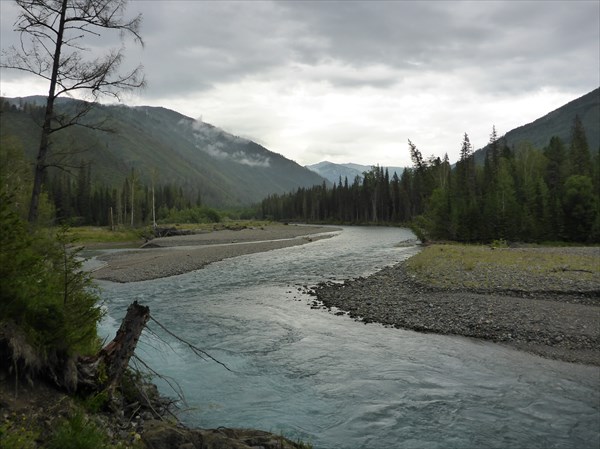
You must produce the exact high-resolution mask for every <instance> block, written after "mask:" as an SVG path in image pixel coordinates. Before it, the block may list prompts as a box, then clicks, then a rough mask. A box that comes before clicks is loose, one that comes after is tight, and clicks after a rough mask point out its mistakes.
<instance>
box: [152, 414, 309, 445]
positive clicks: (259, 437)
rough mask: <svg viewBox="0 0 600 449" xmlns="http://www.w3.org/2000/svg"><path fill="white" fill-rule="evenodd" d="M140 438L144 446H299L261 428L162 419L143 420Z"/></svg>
mask: <svg viewBox="0 0 600 449" xmlns="http://www.w3.org/2000/svg"><path fill="white" fill-rule="evenodd" d="M142 441H143V442H144V443H146V446H147V447H148V449H256V448H264V449H299V448H301V447H302V445H300V444H296V443H293V442H291V441H289V440H286V439H285V438H283V437H281V436H278V435H273V434H272V433H269V432H264V431H262V430H252V429H227V428H224V427H221V428H219V429H210V430H200V429H188V428H185V427H180V426H177V425H175V424H172V423H169V422H165V421H147V422H146V423H145V424H144V431H143V433H142Z"/></svg>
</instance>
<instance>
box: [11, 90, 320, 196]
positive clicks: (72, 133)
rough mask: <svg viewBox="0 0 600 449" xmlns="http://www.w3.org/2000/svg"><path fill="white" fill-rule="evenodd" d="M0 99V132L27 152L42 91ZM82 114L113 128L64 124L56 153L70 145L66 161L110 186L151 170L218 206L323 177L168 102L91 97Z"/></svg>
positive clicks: (34, 143)
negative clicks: (134, 103) (87, 167)
mask: <svg viewBox="0 0 600 449" xmlns="http://www.w3.org/2000/svg"><path fill="white" fill-rule="evenodd" d="M3 101H4V103H5V104H4V106H3V107H2V110H3V111H2V114H0V138H1V139H5V138H6V137H8V136H15V137H16V138H17V139H18V140H20V141H21V142H22V143H23V146H24V149H25V152H26V154H27V155H28V156H29V157H31V158H32V159H33V158H34V157H35V155H36V154H37V148H38V145H39V135H40V127H39V122H40V121H41V120H40V113H41V111H42V109H41V107H38V108H37V110H36V108H35V107H32V106H31V105H38V106H40V105H41V104H43V103H44V101H45V99H44V97H25V98H10V99H7V98H4V99H3ZM6 102H8V103H9V105H10V106H9V107H7V105H6ZM26 105H27V106H26ZM79 105H81V102H79V101H77V100H71V99H61V101H60V102H58V103H57V109H58V111H59V112H63V113H68V112H69V111H72V110H74V109H75V108H76V107H77V106H79ZM36 117H37V118H36ZM85 121H86V123H88V124H98V123H102V126H103V128H110V129H111V130H112V131H113V132H110V133H108V132H103V131H99V130H94V129H89V128H85V127H81V126H73V127H70V128H68V129H66V130H64V131H61V132H60V133H57V134H56V141H55V143H54V153H57V152H64V151H69V152H71V151H72V152H73V153H74V154H72V155H71V156H69V159H70V162H71V163H73V164H77V163H80V162H81V161H83V162H89V163H91V166H92V179H93V180H94V181H95V182H99V183H103V184H106V185H108V186H119V187H120V186H122V185H123V182H124V179H125V177H126V176H128V175H129V174H130V173H131V170H132V169H135V171H136V174H137V176H139V177H140V179H141V180H142V181H144V182H145V183H146V184H150V180H151V178H152V177H153V176H155V177H156V182H157V183H161V182H168V183H173V184H177V185H180V186H182V188H183V189H184V191H189V192H194V193H200V195H201V196H202V198H203V202H204V203H205V204H207V205H210V206H217V207H222V206H241V205H249V204H252V203H255V202H258V201H260V200H262V199H263V198H265V197H266V196H268V195H270V194H273V193H285V192H289V191H293V190H296V189H297V188H299V187H310V186H313V185H318V184H322V183H323V178H322V177H320V176H319V175H318V174H316V173H314V172H313V171H310V170H308V169H306V168H304V167H302V166H300V165H299V164H297V163H296V162H293V161H291V160H289V159H286V158H285V157H283V156H282V155H280V154H276V153H273V152H271V151H269V150H267V149H266V148H264V147H263V146H261V145H259V144H257V143H255V142H252V141H251V140H248V139H244V138H241V137H237V136H234V135H232V134H229V133H227V132H225V131H223V130H221V129H219V128H217V127H215V126H212V125H210V124H208V123H203V122H200V121H196V120H194V119H191V118H189V117H186V116H184V115H182V114H179V113H178V112H175V111H172V110H169V109H165V108H160V107H147V106H141V107H127V106H122V105H110V106H109V105H97V106H96V107H94V109H92V110H91V111H90V112H89V113H88V115H86V117H85Z"/></svg>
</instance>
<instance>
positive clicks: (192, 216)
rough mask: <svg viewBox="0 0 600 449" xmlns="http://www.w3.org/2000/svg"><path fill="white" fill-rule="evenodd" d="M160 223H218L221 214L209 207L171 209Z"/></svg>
mask: <svg viewBox="0 0 600 449" xmlns="http://www.w3.org/2000/svg"><path fill="white" fill-rule="evenodd" d="M161 222H162V223H220V222H221V215H220V214H219V212H218V211H216V210H215V209H211V208H210V207H204V206H197V207H192V208H189V209H183V210H171V211H170V212H169V214H168V215H167V216H166V218H164V219H162V220H161Z"/></svg>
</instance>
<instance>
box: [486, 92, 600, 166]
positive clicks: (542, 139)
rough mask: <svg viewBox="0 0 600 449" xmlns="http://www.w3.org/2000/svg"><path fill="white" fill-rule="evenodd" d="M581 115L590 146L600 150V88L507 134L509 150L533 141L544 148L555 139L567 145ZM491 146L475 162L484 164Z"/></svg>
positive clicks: (534, 144) (594, 149)
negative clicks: (576, 120)
mask: <svg viewBox="0 0 600 449" xmlns="http://www.w3.org/2000/svg"><path fill="white" fill-rule="evenodd" d="M575 116H578V117H579V119H580V120H581V123H582V125H583V127H584V129H585V131H586V138H587V142H588V146H589V148H590V151H592V153H594V152H596V151H598V149H599V148H600V88H599V89H595V90H593V91H592V92H590V93H588V94H585V95H583V96H582V97H579V98H577V99H575V100H573V101H570V102H569V103H567V104H565V105H564V106H561V107H560V108H558V109H556V110H554V111H552V112H550V113H548V114H546V115H545V116H543V117H541V118H539V119H537V120H534V121H533V122H531V123H528V124H526V125H523V126H519V127H518V128H515V129H513V130H511V131H509V132H507V133H506V134H505V135H504V141H505V143H506V144H507V145H508V146H509V147H516V146H518V145H520V144H522V143H524V142H529V144H530V145H532V146H533V147H535V148H544V147H546V146H548V144H549V143H550V139H551V138H552V137H553V136H556V137H559V138H560V139H561V140H562V141H563V142H569V140H570V138H571V126H572V123H573V120H574V119H575ZM488 149H489V145H487V146H486V147H484V148H482V149H480V150H477V151H476V152H475V161H476V162H477V163H483V161H484V160H485V153H486V152H487V150H488Z"/></svg>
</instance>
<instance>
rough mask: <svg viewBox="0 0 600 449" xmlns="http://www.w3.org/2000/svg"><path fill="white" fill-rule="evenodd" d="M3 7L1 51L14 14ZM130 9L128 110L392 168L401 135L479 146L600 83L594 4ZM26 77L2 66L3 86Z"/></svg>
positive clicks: (599, 23)
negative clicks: (134, 82)
mask: <svg viewBox="0 0 600 449" xmlns="http://www.w3.org/2000/svg"><path fill="white" fill-rule="evenodd" d="M10 5H12V6H10ZM0 8H1V10H2V11H1V12H2V14H0V20H1V21H2V22H1V25H2V29H1V38H2V39H1V42H2V47H3V48H4V47H5V46H6V45H7V44H10V43H12V42H14V41H15V36H14V33H13V34H11V31H10V30H11V29H12V22H11V18H10V12H11V10H12V11H14V4H13V3H12V2H7V1H0ZM138 12H141V13H143V15H144V22H143V27H142V35H143V36H144V40H145V43H146V46H145V48H144V49H143V50H142V49H139V48H137V47H135V46H131V45H128V46H127V54H126V59H125V64H126V67H125V68H127V67H134V66H136V65H137V64H138V63H142V64H143V65H144V67H145V72H146V76H147V80H148V87H147V88H146V89H145V90H143V91H141V92H139V93H138V94H137V95H138V96H137V97H131V101H132V102H133V103H135V104H154V105H161V106H165V107H168V108H171V109H175V110H178V111H179V112H182V113H184V114H187V115H190V116H193V117H197V116H199V115H200V114H202V115H204V116H205V117H207V119H208V120H209V121H210V122H211V123H214V124H215V125H217V126H219V127H223V128H225V129H228V130H230V131H232V132H233V133H235V134H242V135H244V136H249V137H250V138H252V140H257V141H260V142H262V143H263V144H264V145H265V146H266V147H268V148H269V149H271V150H273V151H276V152H279V153H282V154H285V155H286V156H287V157H291V158H295V157H299V156H300V155H306V157H310V158H311V159H312V158H317V157H318V152H319V151H323V152H327V153H328V154H331V155H332V156H336V157H339V158H342V154H343V153H344V152H345V151H346V152H348V154H354V155H356V156H355V160H356V161H357V162H360V161H361V160H362V161H363V162H364V163H366V164H370V163H374V162H378V161H379V162H381V163H382V164H384V165H385V164H387V165H397V164H398V162H397V161H395V160H388V161H387V162H386V161H384V160H383V159H382V158H383V157H387V158H388V159H391V158H393V157H394V158H395V157H396V156H395V152H396V151H398V153H401V152H402V153H405V152H406V151H405V150H403V149H399V150H396V148H398V147H400V148H404V146H405V142H406V139H407V138H411V139H412V140H413V141H416V142H417V143H420V142H423V144H422V145H419V146H420V147H421V146H422V147H423V151H424V152H425V153H427V154H429V153H430V152H436V153H440V154H443V152H445V151H449V150H450V149H451V148H454V147H458V145H456V144H455V142H454V141H455V140H459V141H460V138H461V137H462V133H463V132H464V131H467V132H469V133H470V135H472V134H475V135H474V136H473V135H472V137H473V138H472V140H474V141H477V140H478V139H479V140H482V142H481V144H484V143H485V141H487V137H488V136H489V129H491V126H492V124H495V125H497V127H498V128H499V130H500V131H501V132H506V131H508V130H510V129H511V127H514V126H519V125H522V124H523V123H526V122H527V121H531V120H534V119H536V118H538V117H539V116H540V115H542V114H544V113H547V112H548V111H549V110H552V108H556V107H558V106H560V105H561V104H564V102H566V101H569V100H572V99H574V98H576V97H577V96H579V95H583V94H584V93H587V92H589V91H591V90H592V89H594V88H596V87H598V86H599V85H600V74H599V70H598V67H599V65H600V60H599V59H600V58H599V54H600V43H599V42H600V19H599V16H600V3H599V2H598V1H597V0H591V1H577V0H575V1H573V0H571V1H550V0H548V1H545V0H539V1H526V0H519V1H485V2H481V1H360V0H357V1H288V2H280V1H252V2H245V1H239V2H234V1H214V2H213V1H189V0H184V1H175V0H171V1H156V0H136V1H131V2H130V3H129V6H128V14H130V15H135V14H137V13H138ZM13 17H14V14H13ZM13 21H14V19H13ZM7 23H8V24H9V25H8V26H7ZM103 44H106V45H105V47H103ZM114 44H115V37H114V36H112V37H111V40H107V39H98V40H97V41H95V42H94V43H93V47H92V49H93V52H102V51H106V50H107V49H108V48H110V47H114ZM21 76H22V74H20V73H15V72H6V71H3V72H2V78H0V81H1V82H2V83H3V89H4V88H5V87H4V86H10V87H11V88H12V85H10V83H11V82H12V81H14V80H19V79H20V78H19V77H21ZM30 87H31V86H30ZM36 88H37V86H36ZM3 92H4V91H3ZM31 93H36V94H43V93H44V92H43V91H39V90H37V91H35V92H31ZM357 130H360V132H357ZM477 136H479V137H477ZM475 145H477V142H475ZM206 151H209V152H212V154H213V156H214V157H223V158H224V157H227V158H229V159H236V160H237V161H238V162H239V163H246V164H253V163H256V164H261V163H265V161H251V160H247V157H246V155H245V154H243V153H238V154H234V153H235V151H233V150H230V149H228V148H222V147H220V146H215V147H211V148H208V147H207V148H206ZM222 153H226V154H227V156H225V155H224V154H222ZM367 157H369V158H376V157H377V158H380V159H375V160H373V159H371V160H369V161H366V160H365V159H366V158H367ZM451 157H452V155H451ZM343 159H345V162H347V161H349V160H351V159H352V157H351V156H348V157H347V158H343ZM267 162H268V161H267ZM300 162H302V163H312V162H318V160H315V159H312V160H304V161H300Z"/></svg>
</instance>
